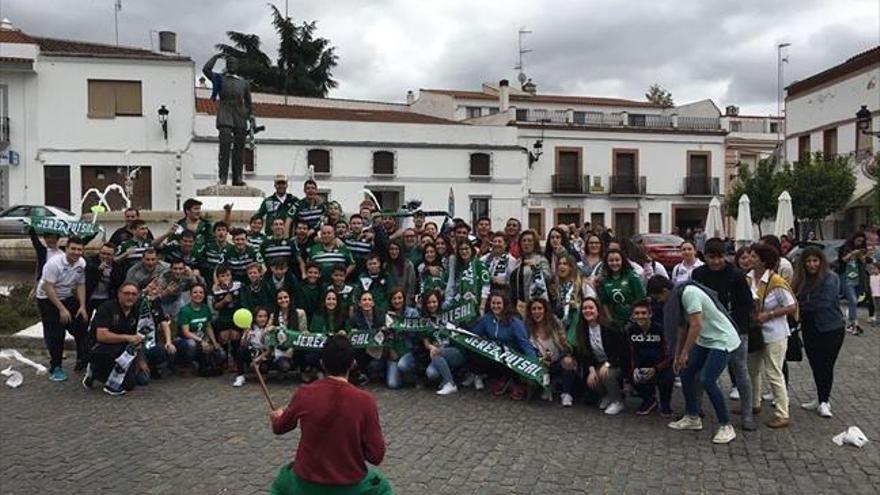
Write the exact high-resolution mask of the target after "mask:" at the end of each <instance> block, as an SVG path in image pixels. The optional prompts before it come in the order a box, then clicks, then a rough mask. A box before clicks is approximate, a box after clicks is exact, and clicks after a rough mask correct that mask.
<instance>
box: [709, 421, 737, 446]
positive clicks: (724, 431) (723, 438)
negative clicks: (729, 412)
mask: <svg viewBox="0 0 880 495" xmlns="http://www.w3.org/2000/svg"><path fill="white" fill-rule="evenodd" d="M734 438H736V430H734V429H733V425H724V426H719V427H718V431H717V432H716V433H715V436H714V437H712V443H730V442H732V441H733V439H734Z"/></svg>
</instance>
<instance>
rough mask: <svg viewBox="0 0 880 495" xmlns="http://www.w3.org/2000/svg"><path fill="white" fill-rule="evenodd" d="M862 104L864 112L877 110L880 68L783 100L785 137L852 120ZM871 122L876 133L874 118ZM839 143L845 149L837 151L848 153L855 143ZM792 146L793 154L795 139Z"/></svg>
mask: <svg viewBox="0 0 880 495" xmlns="http://www.w3.org/2000/svg"><path fill="white" fill-rule="evenodd" d="M862 105H868V110H871V111H872V112H876V111H878V110H880V67H874V68H873V69H870V70H866V71H864V72H861V73H857V74H854V75H852V76H851V77H848V78H846V79H843V80H840V81H837V82H835V83H833V84H830V85H827V86H824V87H819V88H817V89H815V90H813V91H810V92H807V93H802V94H799V95H796V96H795V97H793V98H787V99H786V102H785V113H786V130H787V135H791V134H799V133H802V132H805V131H811V130H813V129H816V128H818V127H822V126H825V125H828V124H830V123H832V122H839V121H845V120H854V119H855V114H856V112H857V111H858V110H859V108H861V106H862ZM874 123H875V127H874V129H875V130H876V129H877V127H876V124H877V122H876V117H875V122H874ZM838 132H840V131H838ZM841 144H846V145H847V148H845V149H844V148H839V149H838V151H839V152H848V151H852V149H853V147H854V146H855V140H854V139H853V140H852V142H849V140H848V141H847V142H846V143H841ZM794 145H795V153H797V150H796V147H797V140H796V139H795V140H794ZM789 151H791V150H789Z"/></svg>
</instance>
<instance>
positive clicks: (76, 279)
mask: <svg viewBox="0 0 880 495" xmlns="http://www.w3.org/2000/svg"><path fill="white" fill-rule="evenodd" d="M45 282H50V283H53V284H55V293H56V294H57V295H58V299H61V300H64V299H67V298H68V297H70V296H72V295H74V293H75V291H76V287H77V286H78V285H85V284H86V260H84V259H83V258H82V257H80V258H79V259H78V260H76V263H72V264H71V263H68V262H67V255H65V256H52V257H50V258H49V259H47V260H46V265H45V266H44V267H43V276H42V277H40V283H39V284H38V285H37V299H49V296H48V295H47V294H46V291H45V290H43V284H44V283H45Z"/></svg>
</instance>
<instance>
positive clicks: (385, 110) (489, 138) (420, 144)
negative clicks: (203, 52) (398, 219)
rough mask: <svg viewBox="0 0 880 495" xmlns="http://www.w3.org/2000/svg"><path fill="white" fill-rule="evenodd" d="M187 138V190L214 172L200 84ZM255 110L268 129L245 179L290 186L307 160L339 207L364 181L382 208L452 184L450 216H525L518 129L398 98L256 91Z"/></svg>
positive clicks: (432, 196) (426, 205)
mask: <svg viewBox="0 0 880 495" xmlns="http://www.w3.org/2000/svg"><path fill="white" fill-rule="evenodd" d="M198 92H199V96H200V97H199V98H198V99H197V102H196V105H197V110H198V112H197V114H196V118H195V130H194V139H193V141H194V142H193V145H192V148H191V150H190V152H189V153H187V154H186V155H185V156H184V165H183V166H184V170H187V171H192V174H188V175H187V178H186V179H185V180H184V190H186V191H194V190H196V189H199V188H202V187H205V186H208V185H211V184H213V183H215V182H216V177H217V138H216V136H217V131H216V129H215V127H214V118H215V117H214V115H215V113H216V107H215V104H214V103H213V102H211V101H210V100H209V99H207V98H206V96H207V95H208V94H209V93H208V91H207V90H198ZM253 98H254V101H255V113H256V116H257V119H258V123H259V124H260V125H265V126H266V131H265V132H263V133H260V134H258V135H257V145H256V152H255V156H254V157H253V158H250V157H246V160H245V161H246V166H245V181H246V182H247V183H248V185H251V186H254V187H257V188H260V189H262V190H264V191H271V190H272V181H273V179H274V177H275V175H276V174H285V175H287V176H288V177H289V178H290V179H291V181H292V184H291V192H292V193H294V194H300V193H301V189H300V188H301V184H302V182H303V181H304V180H305V179H306V178H307V177H308V174H309V165H312V166H314V171H315V179H316V180H317V182H318V186H319V189H320V191H321V192H322V193H323V194H324V195H325V196H326V197H327V198H328V199H330V200H334V201H338V202H339V203H340V204H341V205H342V207H343V209H344V211H347V212H352V211H357V208H358V205H359V204H360V202H361V201H362V200H363V199H364V194H363V189H365V188H366V189H369V190H370V191H372V192H373V193H374V194H375V196H376V197H377V199H378V200H379V202H380V203H381V205H382V207H383V208H396V207H399V206H401V205H403V204H404V203H405V202H406V201H408V200H411V199H418V200H421V201H422V208H423V209H426V210H443V211H445V210H446V209H447V206H448V194H449V190H450V188H451V189H452V191H453V194H454V198H455V211H454V214H455V216H457V217H462V218H465V219H475V218H478V217H480V216H488V217H490V218H491V219H492V220H493V224H494V225H496V226H498V225H503V223H504V221H505V220H506V219H507V218H509V217H516V218H520V217H522V215H523V213H524V206H525V201H524V199H523V184H524V179H525V170H526V163H527V162H526V155H525V153H524V152H523V150H522V149H521V148H519V147H518V146H517V144H516V130H515V129H512V128H507V127H498V126H474V125H468V124H464V123H461V122H455V121H452V120H446V119H442V118H438V117H432V116H429V115H424V114H420V113H416V112H413V111H410V109H409V108H408V107H407V105H404V104H389V103H380V102H368V101H352V100H338V99H330V98H324V99H321V98H298V97H289V98H288V103H287V104H285V103H284V97H283V96H277V95H265V94H254V95H253Z"/></svg>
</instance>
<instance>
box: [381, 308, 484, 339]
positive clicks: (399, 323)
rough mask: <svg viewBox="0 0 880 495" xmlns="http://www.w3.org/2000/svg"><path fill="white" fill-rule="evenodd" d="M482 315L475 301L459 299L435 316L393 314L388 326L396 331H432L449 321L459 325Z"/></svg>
mask: <svg viewBox="0 0 880 495" xmlns="http://www.w3.org/2000/svg"><path fill="white" fill-rule="evenodd" d="M479 316H480V313H479V312H478V311H477V304H476V303H475V302H473V301H459V302H457V303H455V304H453V305H452V306H451V307H450V308H449V309H446V310H445V311H441V312H440V313H438V314H437V316H436V317H434V318H421V317H419V318H404V317H400V316H391V319H392V321H391V324H390V325H389V326H388V328H390V329H391V330H394V331H396V332H414V333H431V332H434V331H436V330H437V328H443V327H445V326H446V324H447V323H451V324H453V325H455V326H457V327H459V326H463V325H464V324H465V323H468V322H471V321H473V320H476V319H477V318H478V317H479Z"/></svg>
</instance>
